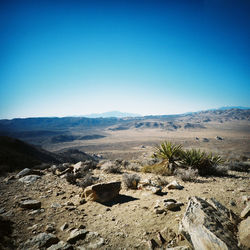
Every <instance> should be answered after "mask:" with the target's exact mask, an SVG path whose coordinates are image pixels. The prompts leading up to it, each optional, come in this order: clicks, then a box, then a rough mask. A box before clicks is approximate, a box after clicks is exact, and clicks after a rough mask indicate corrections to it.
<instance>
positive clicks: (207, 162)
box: [181, 149, 223, 176]
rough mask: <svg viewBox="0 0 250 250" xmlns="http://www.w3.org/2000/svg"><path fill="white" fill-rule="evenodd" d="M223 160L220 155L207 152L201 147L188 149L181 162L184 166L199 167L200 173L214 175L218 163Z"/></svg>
mask: <svg viewBox="0 0 250 250" xmlns="http://www.w3.org/2000/svg"><path fill="white" fill-rule="evenodd" d="M222 162H223V160H222V158H221V157H220V156H219V155H213V154H212V153H209V154H207V153H206V152H204V151H201V150H200V149H190V150H186V151H184V152H183V154H182V160H181V163H182V165H183V166H186V167H191V168H193V169H197V170H198V173H199V174H200V175H203V176H204V175H213V172H214V171H215V168H214V167H216V166H217V165H219V164H221V163H222Z"/></svg>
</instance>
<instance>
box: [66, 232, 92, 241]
mask: <svg viewBox="0 0 250 250" xmlns="http://www.w3.org/2000/svg"><path fill="white" fill-rule="evenodd" d="M87 233H88V231H87V230H85V229H74V230H73V231H71V233H70V236H69V238H68V239H67V242H69V243H71V244H74V243H76V241H78V240H82V239H85V237H86V234H87Z"/></svg>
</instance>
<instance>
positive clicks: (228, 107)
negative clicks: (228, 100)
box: [218, 106, 250, 110]
mask: <svg viewBox="0 0 250 250" xmlns="http://www.w3.org/2000/svg"><path fill="white" fill-rule="evenodd" d="M218 109H219V110H228V109H250V107H242V106H226V107H221V108H218Z"/></svg>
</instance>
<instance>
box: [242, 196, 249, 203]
mask: <svg viewBox="0 0 250 250" xmlns="http://www.w3.org/2000/svg"><path fill="white" fill-rule="evenodd" d="M242 201H243V202H244V204H246V203H248V202H249V201H250V196H249V195H243V196H242Z"/></svg>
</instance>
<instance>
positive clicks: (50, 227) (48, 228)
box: [45, 224, 55, 233]
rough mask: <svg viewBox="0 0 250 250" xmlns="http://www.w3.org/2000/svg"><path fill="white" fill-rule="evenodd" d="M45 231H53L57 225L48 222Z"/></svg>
mask: <svg viewBox="0 0 250 250" xmlns="http://www.w3.org/2000/svg"><path fill="white" fill-rule="evenodd" d="M45 231H46V232H47V233H52V232H53V231H55V225H53V224H48V225H47V226H46V227H45Z"/></svg>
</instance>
